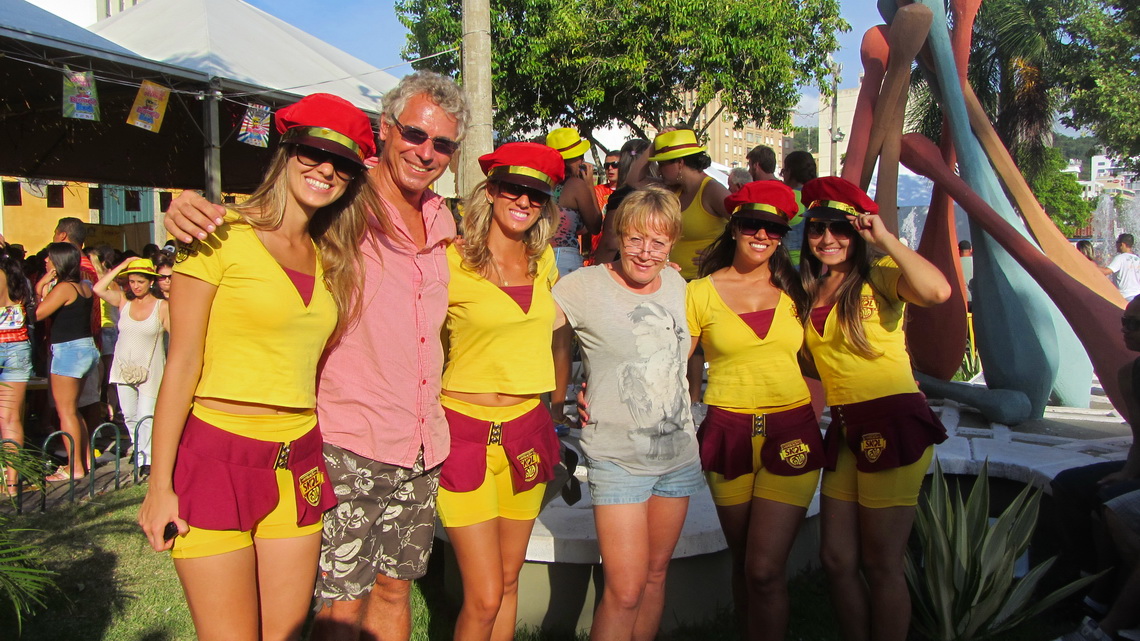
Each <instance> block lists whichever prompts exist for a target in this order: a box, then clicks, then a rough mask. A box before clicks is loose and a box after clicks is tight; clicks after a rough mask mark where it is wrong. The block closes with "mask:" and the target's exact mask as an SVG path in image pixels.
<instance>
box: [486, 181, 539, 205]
mask: <svg viewBox="0 0 1140 641" xmlns="http://www.w3.org/2000/svg"><path fill="white" fill-rule="evenodd" d="M499 194H501V195H502V196H504V197H506V198H509V199H511V200H518V199H519V198H520V197H521V196H522V195H523V194H526V197H527V200H529V201H530V204H532V205H534V206H535V207H542V206H544V205H546V203H547V201H549V200H550V194H544V193H542V192H541V191H539V190H537V189H531V188H530V187H523V186H522V185H516V184H515V183H509V182H501V183H499Z"/></svg>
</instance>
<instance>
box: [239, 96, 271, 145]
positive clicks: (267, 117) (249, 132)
mask: <svg viewBox="0 0 1140 641" xmlns="http://www.w3.org/2000/svg"><path fill="white" fill-rule="evenodd" d="M272 122H273V115H272V114H271V113H270V112H269V107H266V106H265V105H247V106H246V110H245V117H243V118H242V119H241V129H240V130H239V131H238V137H237V139H238V142H244V143H245V144H247V145H253V146H254V147H268V146H269V125H270V123H272Z"/></svg>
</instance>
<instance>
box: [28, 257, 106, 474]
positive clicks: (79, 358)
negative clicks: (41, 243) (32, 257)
mask: <svg viewBox="0 0 1140 641" xmlns="http://www.w3.org/2000/svg"><path fill="white" fill-rule="evenodd" d="M47 249H48V255H47V273H46V274H44V277H43V278H41V279H40V282H39V284H37V285H36V291H37V292H39V294H40V304H39V306H38V307H37V308H36V320H43V319H45V318H48V317H51V319H52V325H51V338H50V343H51V395H52V398H53V399H55V410H56V412H58V413H59V426H60V429H62V430H63V431H64V432H65V433H66V434H68V435H70V436H71V439H70V440H68V442H67V448H68V452H67V458H68V463H69V467H63V466H60V468H59V469H57V470H56V471H55V473H53V474H51V475H49V476H48V477H47V478H46V479H45V480H47V481H67V480H71V479H81V478H83V477H85V476H87V472H88V471H89V470H88V469H87V466H88V462H89V461H90V459H91V439H90V437H89V435H88V432H87V424H86V423H85V422H84V421H83V416H81V415H80V414H79V407H78V404H77V400H78V398H79V394H80V392H82V388H83V379H84V378H85V377H86V376H87V373H88V372H90V371H91V368H92V367H95V363H97V362H98V361H99V348H97V347H95V339H94V338H92V335H91V306H92V305H94V304H95V294H94V292H92V291H91V283H90V282H88V281H85V280H80V276H79V261H80V258H81V256H80V253H79V249H78V248H76V247H75V246H74V245H72V244H71V243H52V244H50V245H48V248H47Z"/></svg>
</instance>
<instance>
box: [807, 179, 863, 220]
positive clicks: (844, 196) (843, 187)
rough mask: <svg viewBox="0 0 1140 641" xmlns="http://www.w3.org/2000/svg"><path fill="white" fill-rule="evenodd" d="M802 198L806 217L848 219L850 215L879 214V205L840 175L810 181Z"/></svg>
mask: <svg viewBox="0 0 1140 641" xmlns="http://www.w3.org/2000/svg"><path fill="white" fill-rule="evenodd" d="M800 197H801V198H803V201H804V204H805V205H807V211H806V212H804V218H816V219H822V220H847V217H848V216H858V215H859V214H877V213H879V206H878V205H877V204H875V201H873V200H871V197H870V196H868V195H867V192H865V191H863V190H862V189H859V188H858V187H856V186H855V185H854V184H852V183H851V182H849V181H847V180H844V179H843V178H840V177H839V176H824V177H822V178H815V179H813V180H809V181H807V183H806V184H804V187H803V190H802V191H801V192H800Z"/></svg>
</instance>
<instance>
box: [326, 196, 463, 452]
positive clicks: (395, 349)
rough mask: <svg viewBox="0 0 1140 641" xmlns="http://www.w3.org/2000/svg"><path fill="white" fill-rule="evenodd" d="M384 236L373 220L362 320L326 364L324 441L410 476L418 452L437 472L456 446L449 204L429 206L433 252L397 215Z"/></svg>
mask: <svg viewBox="0 0 1140 641" xmlns="http://www.w3.org/2000/svg"><path fill="white" fill-rule="evenodd" d="M384 206H385V207H386V208H387V211H388V217H389V219H390V220H391V221H392V224H393V225H394V227H395V230H396V234H395V237H394V238H393V237H389V236H386V235H385V234H384V233H383V232H382V231H381V230H380V229H379V223H378V221H376V220H375V219H371V220H370V221H369V227H368V230H367V232H366V235H365V239H364V242H363V243H362V244H361V249H362V251H363V254H364V299H363V301H362V302H363V306H362V311H361V316H360V319H359V320H358V321H357V322H356V323H355V324H353V325H351V326H350V327H349V328H348V330H347V331H346V332H345V334H344V336H342V337H341V339H340V341H339V342H338V343H337V345H336V346H335V347H333V348H332V349H331V350H330V351H329V353H328V354H327V356H326V359H325V363H324V366H323V368H322V370H321V373H320V380H319V381H318V388H317V415H318V416H319V417H320V421H321V432H322V434H323V435H324V438H325V441H326V442H328V443H332V444H333V445H336V446H337V447H341V448H344V449H346V450H349V451H351V452H355V453H356V454H359V455H361V456H365V457H368V458H370V459H372V460H374V461H381V462H383V463H388V464H390V465H398V466H400V467H405V468H410V467H412V465H413V464H415V461H416V457H417V456H418V455H419V451H420V448H421V447H422V448H423V451H424V466H425V467H426V468H429V469H430V468H433V467H435V466H437V465H439V464H440V463H442V462H443V460H444V459H445V458H447V453H448V451H449V450H450V447H451V437H450V434H449V433H448V428H447V421H446V420H445V419H444V416H443V408H442V407H441V406H440V404H439V381H440V375H441V373H442V372H443V348H442V346H441V345H440V342H439V340H440V329H441V328H442V327H443V321H444V318H445V317H446V316H447V281H448V271H447V256H446V253H445V250H446V247H447V244H448V243H449V242H450V241H451V239H452V238H453V237H454V236H455V220H454V219H453V218H452V217H451V212H450V211H448V210H447V208H446V207H444V205H443V198H441V197H440V196H438V195H436V194H434V193H431V192H426V193H425V194H424V198H423V201H422V208H423V217H424V229H425V230H426V231H427V244H426V245H425V246H424V248H423V249H418V248H416V247H415V245H414V243H413V242H412V239H411V236H410V234H409V233H408V228H407V226H406V225H404V222H403V220H402V219H401V218H400V216H399V214H398V213H397V212H396V210H395V208H394V207H392V206H390V205H388V203H384Z"/></svg>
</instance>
